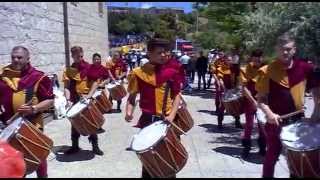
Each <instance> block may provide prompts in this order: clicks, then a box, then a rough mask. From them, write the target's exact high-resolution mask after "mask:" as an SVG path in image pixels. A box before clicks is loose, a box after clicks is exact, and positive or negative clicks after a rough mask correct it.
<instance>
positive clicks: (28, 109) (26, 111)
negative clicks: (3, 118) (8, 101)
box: [17, 104, 36, 116]
mask: <svg viewBox="0 0 320 180" xmlns="http://www.w3.org/2000/svg"><path fill="white" fill-rule="evenodd" d="M17 111H18V112H19V113H21V114H23V115H25V116H27V115H31V114H33V112H34V111H35V112H36V109H32V106H30V105H27V104H23V105H21V106H20V107H19V109H18V110H17Z"/></svg>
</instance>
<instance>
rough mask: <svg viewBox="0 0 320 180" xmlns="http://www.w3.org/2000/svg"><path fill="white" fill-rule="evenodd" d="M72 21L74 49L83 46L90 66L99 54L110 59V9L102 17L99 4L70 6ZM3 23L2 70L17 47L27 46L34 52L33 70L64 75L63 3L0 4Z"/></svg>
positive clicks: (0, 33)
mask: <svg viewBox="0 0 320 180" xmlns="http://www.w3.org/2000/svg"><path fill="white" fill-rule="evenodd" d="M68 21H69V39H70V47H71V46H73V45H79V46H82V47H83V48H84V51H85V52H84V53H85V59H86V60H88V61H89V62H91V56H92V54H93V53H95V52H99V53H101V55H102V57H103V58H104V59H106V56H107V53H108V44H107V39H108V37H107V36H108V30H107V12H106V9H104V8H103V9H102V13H99V3H98V2H77V3H68ZM0 22H1V26H0V66H3V65H6V64H8V63H9V62H10V60H11V59H10V51H11V49H12V48H13V47H14V46H16V45H24V46H26V47H27V48H28V49H29V50H30V53H31V60H32V65H33V66H35V67H37V68H39V69H41V70H43V71H45V72H46V73H49V74H50V73H57V72H61V71H62V69H63V68H64V66H65V44H64V23H63V3H62V2H0ZM70 61H71V63H72V58H70Z"/></svg>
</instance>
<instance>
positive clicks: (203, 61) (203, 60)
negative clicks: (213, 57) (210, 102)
mask: <svg viewBox="0 0 320 180" xmlns="http://www.w3.org/2000/svg"><path fill="white" fill-rule="evenodd" d="M207 68H208V58H207V57H205V56H204V55H203V51H200V53H199V58H198V59H197V63H196V69H197V72H198V90H200V86H201V79H202V80H203V90H205V89H206V77H205V76H206V72H207Z"/></svg>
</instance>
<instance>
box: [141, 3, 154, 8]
mask: <svg viewBox="0 0 320 180" xmlns="http://www.w3.org/2000/svg"><path fill="white" fill-rule="evenodd" d="M151 7H152V3H142V5H141V8H143V9H149V8H151Z"/></svg>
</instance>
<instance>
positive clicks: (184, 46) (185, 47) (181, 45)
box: [176, 39, 193, 55]
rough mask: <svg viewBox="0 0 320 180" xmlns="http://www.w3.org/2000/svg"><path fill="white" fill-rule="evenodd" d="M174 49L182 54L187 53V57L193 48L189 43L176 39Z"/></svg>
mask: <svg viewBox="0 0 320 180" xmlns="http://www.w3.org/2000/svg"><path fill="white" fill-rule="evenodd" d="M176 49H177V50H178V51H180V52H181V53H182V54H183V53H184V52H188V55H189V54H191V53H192V52H193V46H192V42H191V41H187V40H183V39H176Z"/></svg>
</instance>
